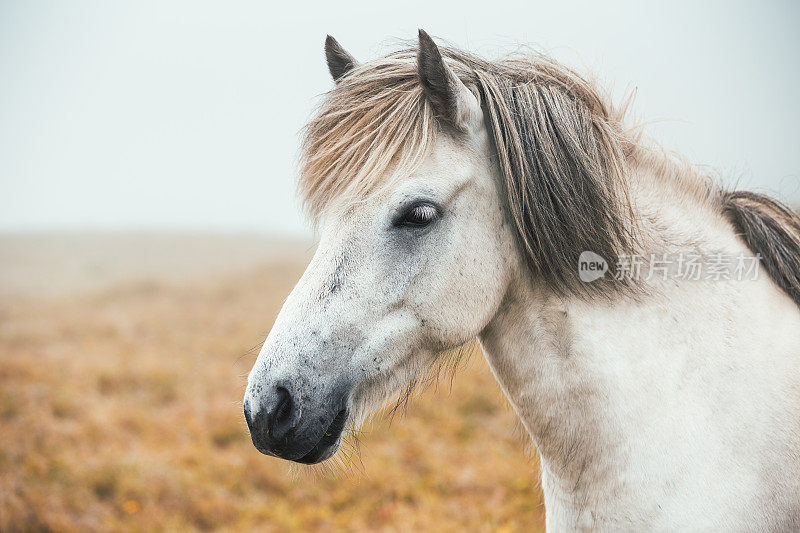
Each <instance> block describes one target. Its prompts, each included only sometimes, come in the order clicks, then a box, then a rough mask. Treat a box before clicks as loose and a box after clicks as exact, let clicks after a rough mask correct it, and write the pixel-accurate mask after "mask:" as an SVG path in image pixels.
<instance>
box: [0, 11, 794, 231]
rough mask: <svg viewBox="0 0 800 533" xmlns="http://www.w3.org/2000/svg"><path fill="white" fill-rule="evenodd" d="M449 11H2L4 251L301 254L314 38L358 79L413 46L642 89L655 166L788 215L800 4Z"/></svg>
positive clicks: (638, 107) (322, 85)
mask: <svg viewBox="0 0 800 533" xmlns="http://www.w3.org/2000/svg"><path fill="white" fill-rule="evenodd" d="M458 5H459V7H458V8H457V9H453V8H452V7H448V6H444V5H431V4H429V3H422V2H410V3H406V4H404V5H403V6H402V7H401V6H394V7H392V6H377V5H373V4H371V3H366V2H363V3H362V4H361V7H360V8H348V10H346V12H345V11H343V10H338V9H337V8H336V6H332V5H324V6H319V7H315V8H313V9H310V8H309V7H308V6H304V5H300V4H297V5H281V6H274V7H271V6H267V5H264V4H255V3H236V4H229V5H227V6H226V7H222V6H217V5H214V4H210V3H199V4H195V3H189V2H185V3H175V4H169V5H163V4H160V5H156V4H152V5H133V4H131V5H111V4H97V3H89V2H71V3H70V4H60V3H40V2H32V3H15V4H12V3H4V4H3V6H2V7H0V79H2V80H3V82H2V83H1V84H0V117H2V119H1V120H0V232H4V233H7V232H19V231H23V232H41V231H54V230H60V231H87V230H88V231H159V230H166V231H174V232H184V231H204V232H231V231H235V232H257V233H266V234H271V235H286V236H307V235H309V234H310V233H311V230H310V226H309V225H308V224H307V223H306V222H305V221H304V219H303V217H302V215H301V212H300V208H299V205H298V202H297V201H296V199H295V193H294V183H295V167H296V156H297V150H298V146H299V144H300V137H299V132H300V130H301V128H302V126H303V124H304V123H305V121H306V120H307V119H308V117H309V116H310V114H311V112H312V110H313V108H314V105H315V104H316V103H318V102H319V98H320V95H322V94H323V93H324V92H325V91H327V90H329V89H330V87H331V86H332V82H331V80H330V78H329V74H328V72H327V69H326V66H325V61H324V53H323V42H324V38H325V35H326V34H328V33H330V34H332V35H334V36H335V37H336V38H337V39H338V40H339V42H341V43H342V45H343V46H344V47H345V48H346V49H348V50H349V51H350V52H351V53H352V54H353V55H354V56H355V57H356V58H357V59H359V60H362V61H365V60H369V59H372V58H376V57H378V56H379V55H382V54H384V53H386V52H387V51H389V50H392V49H396V48H397V47H398V46H400V45H399V44H398V39H401V40H408V39H415V38H416V32H417V28H420V27H421V28H424V29H426V30H427V31H428V32H429V33H431V34H432V35H433V36H434V37H436V38H439V39H441V41H440V42H444V43H449V44H452V45H454V46H458V47H461V48H464V49H466V50H469V51H471V52H475V53H477V54H479V55H482V56H484V57H488V58H497V57H499V56H501V55H503V54H504V53H507V52H513V51H514V50H516V49H517V48H518V47H519V46H532V47H533V48H536V49H540V50H544V51H546V52H548V53H550V54H551V55H553V56H554V57H556V58H557V59H559V60H561V61H564V62H565V63H567V64H568V65H570V66H573V67H576V68H577V69H578V70H579V71H580V72H581V73H582V74H590V75H596V76H597V77H598V78H599V79H600V80H601V85H602V86H603V87H610V88H612V91H613V94H614V95H615V101H617V102H618V101H619V100H620V97H621V96H622V95H623V93H625V92H626V91H627V90H629V89H632V88H634V87H636V88H637V91H636V92H637V97H636V100H635V103H634V106H633V112H634V115H635V116H636V117H639V118H641V119H643V120H644V121H645V122H647V123H652V124H651V125H650V126H649V127H647V128H646V131H647V133H648V134H649V135H650V136H652V137H654V138H655V139H656V140H659V141H660V142H662V144H663V145H664V146H665V147H666V148H668V149H670V150H675V151H678V152H680V153H682V154H683V155H685V156H686V157H688V158H689V159H690V160H691V161H692V162H693V163H695V164H698V165H704V166H708V167H711V168H713V169H715V170H716V173H717V174H719V175H720V176H721V178H722V181H723V183H724V184H726V185H729V186H730V185H733V184H738V186H740V187H742V188H748V189H755V190H758V191H762V192H767V193H769V194H773V195H775V196H777V197H778V198H779V199H781V200H782V201H785V202H787V203H790V204H791V205H793V206H795V207H796V206H799V205H800V150H798V148H800V102H798V100H797V98H796V94H797V93H798V89H799V88H800V62H798V61H797V52H798V50H800V32H798V30H797V28H798V27H800V5H798V4H796V3H792V2H788V1H787V2H770V3H765V4H758V5H748V4H746V3H744V2H737V3H722V2H720V3H714V4H713V5H711V4H706V5H696V4H693V3H689V2H679V3H676V4H671V5H670V6H669V7H665V8H658V7H652V6H643V5H640V4H638V3H635V2H616V3H614V5H613V7H610V6H606V5H603V6H601V5H596V4H589V3H587V4H585V5H578V4H568V5H567V4H559V5H552V4H547V3H529V4H522V3H517V2H500V3H493V4H492V9H491V10H489V11H487V10H485V8H484V7H483V6H484V4H482V3H480V4H479V3H477V2H466V3H459V4H458ZM609 12H614V16H608V14H609ZM599 20H603V21H604V23H603V24H602V25H601V24H598V23H597V21H599ZM709 26H713V28H714V31H713V32H709V31H708V28H709Z"/></svg>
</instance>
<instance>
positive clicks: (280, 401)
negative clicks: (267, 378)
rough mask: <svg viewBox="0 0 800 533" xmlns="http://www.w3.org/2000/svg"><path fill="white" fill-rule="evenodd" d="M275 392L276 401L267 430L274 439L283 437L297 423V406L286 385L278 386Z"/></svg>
mask: <svg viewBox="0 0 800 533" xmlns="http://www.w3.org/2000/svg"><path fill="white" fill-rule="evenodd" d="M275 393H276V401H275V404H274V407H273V409H272V412H271V413H270V414H269V419H268V420H267V431H268V432H269V434H270V436H271V437H272V438H273V439H281V438H283V437H285V436H286V434H287V433H289V431H291V430H292V429H294V426H295V425H296V424H297V416H296V415H297V409H296V407H297V406H296V405H295V402H294V400H293V399H292V395H291V394H290V393H289V391H288V390H287V389H286V388H285V387H277V389H276V390H275Z"/></svg>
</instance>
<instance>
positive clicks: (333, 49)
mask: <svg viewBox="0 0 800 533" xmlns="http://www.w3.org/2000/svg"><path fill="white" fill-rule="evenodd" d="M325 58H326V59H327V60H328V70H329V71H330V72H331V76H333V81H335V82H336V83H339V80H340V79H342V77H343V76H344V75H345V74H347V73H348V72H350V71H351V70H353V68H355V66H356V65H357V64H358V62H357V61H356V60H355V59H353V56H351V55H350V54H348V53H347V51H346V50H345V49H344V48H342V45H341V44H339V41H337V40H336V39H334V38H333V37H331V36H330V35H328V37H327V38H326V39H325Z"/></svg>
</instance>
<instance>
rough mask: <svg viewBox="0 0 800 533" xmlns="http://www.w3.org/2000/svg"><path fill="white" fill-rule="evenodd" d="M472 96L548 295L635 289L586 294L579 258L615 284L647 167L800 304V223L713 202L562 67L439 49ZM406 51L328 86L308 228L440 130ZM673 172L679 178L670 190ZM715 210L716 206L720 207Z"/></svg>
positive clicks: (755, 208) (402, 165)
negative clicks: (596, 259)
mask: <svg viewBox="0 0 800 533" xmlns="http://www.w3.org/2000/svg"><path fill="white" fill-rule="evenodd" d="M439 50H440V52H441V54H442V56H443V58H444V59H445V62H446V63H447V64H448V66H449V67H450V68H451V69H452V70H453V71H454V72H455V74H456V75H457V76H458V77H459V78H460V79H461V81H462V82H464V84H465V85H466V86H467V87H468V88H469V89H470V90H472V91H473V92H474V93H476V95H478V96H479V98H480V101H481V105H482V106H483V108H484V110H485V112H486V115H487V118H488V127H489V133H490V135H491V137H492V139H493V141H494V146H495V148H496V152H497V162H498V167H499V169H500V173H501V175H502V180H503V186H504V188H505V192H506V194H507V198H508V205H509V208H510V215H511V219H512V221H513V224H514V227H515V230H516V236H517V240H518V242H519V244H520V248H521V250H522V251H523V252H524V255H525V257H526V259H527V262H528V264H529V266H530V267H531V268H532V269H533V271H534V272H535V273H536V274H537V275H538V276H540V277H541V278H542V279H543V281H544V282H545V283H546V284H547V285H548V286H549V287H550V288H551V289H553V290H554V291H555V292H556V293H559V294H563V295H568V294H580V295H584V296H596V295H608V294H609V287H611V290H612V291H613V290H618V289H623V290H625V289H629V288H631V286H630V282H631V280H624V281H617V280H614V279H613V276H607V277H605V278H601V279H599V280H597V281H595V282H594V283H583V282H582V281H580V279H579V277H578V272H577V265H578V258H579V256H580V254H581V253H582V252H583V251H591V252H594V253H596V254H598V255H600V256H601V257H603V258H604V259H605V260H606V261H607V263H608V265H609V270H611V272H612V274H613V272H614V267H615V265H617V264H618V258H619V256H620V255H622V254H631V253H635V251H636V248H637V246H638V244H639V243H638V240H637V232H636V221H635V218H634V214H633V207H632V206H631V202H630V200H629V196H628V191H627V184H626V179H625V174H626V171H627V170H629V169H630V168H631V167H632V166H633V165H642V164H644V165H646V166H647V167H648V168H651V170H653V171H655V172H656V174H664V177H665V179H666V178H667V177H668V175H669V177H670V179H669V180H668V181H670V182H674V183H675V185H676V187H678V189H680V190H681V192H682V193H684V194H687V195H689V196H692V197H697V199H698V200H699V201H700V202H702V203H703V204H705V205H712V206H715V207H716V208H717V209H722V211H723V212H724V213H725V214H726V215H727V217H728V218H729V219H730V220H731V221H732V222H733V224H734V226H735V227H736V228H737V231H739V232H740V233H742V234H743V236H744V238H745V241H746V243H747V244H748V246H750V248H751V249H752V250H753V251H755V252H760V253H762V255H763V256H764V259H765V263H766V267H767V270H768V272H769V273H770V275H772V277H773V278H774V279H776V281H778V283H779V285H780V286H781V287H782V288H783V289H784V290H786V291H787V292H789V294H790V295H791V296H792V297H793V298H794V299H795V301H798V303H800V237H798V236H800V229H799V228H800V223H799V222H798V219H797V216H796V215H794V214H792V213H791V211H789V210H788V209H787V208H785V207H783V206H781V205H780V204H779V203H777V202H775V201H774V200H771V199H769V198H766V197H761V196H758V195H750V194H748V193H722V192H721V191H720V190H719V189H718V188H717V187H715V186H713V185H710V184H709V183H708V180H704V179H703V178H702V176H700V175H699V174H698V173H697V172H696V171H695V170H694V169H693V168H692V167H691V166H689V165H683V164H678V163H676V162H675V161H672V160H671V158H670V157H669V156H667V155H666V154H665V153H664V152H663V150H653V149H652V148H653V147H652V146H646V145H645V143H644V142H642V141H641V139H640V135H639V134H638V133H636V131H637V130H636V129H635V128H625V127H624V125H623V124H624V121H625V106H622V107H621V108H615V107H614V106H613V105H612V104H611V102H610V98H608V97H607V96H605V95H604V94H602V93H601V92H600V91H599V90H598V89H597V88H596V87H595V86H594V85H593V84H592V83H590V82H589V81H587V80H586V79H584V78H583V77H581V76H580V75H579V74H577V73H575V72H574V71H572V70H571V69H569V68H567V67H565V66H563V65H561V64H559V63H557V62H555V61H553V60H552V59H550V58H548V57H546V56H544V55H540V54H527V55H524V56H518V57H509V58H505V59H501V60H497V61H486V60H483V59H481V58H478V57H476V56H473V55H471V54H468V53H466V52H463V51H460V50H456V49H453V48H446V47H440V48H439ZM416 57H417V49H416V48H409V49H406V50H402V51H399V52H395V53H393V54H390V55H388V56H386V57H384V58H381V59H378V60H375V61H371V62H368V63H363V64H359V65H357V66H355V67H354V68H353V69H352V70H351V71H350V72H348V73H347V74H346V75H344V76H343V77H341V78H340V79H339V80H337V84H336V86H335V88H334V89H333V90H331V91H330V92H329V93H328V94H327V95H326V97H325V99H324V100H323V101H322V103H321V105H320V107H319V108H318V110H317V112H316V113H315V115H314V116H313V117H312V119H311V121H310V122H309V124H308V125H307V126H306V128H305V137H304V141H303V144H302V147H301V167H300V174H299V184H298V185H299V187H298V188H299V192H300V195H301V199H302V203H303V206H304V208H305V209H306V211H307V212H308V214H310V215H311V217H312V220H314V221H315V222H316V221H318V220H319V219H320V218H322V217H323V216H324V214H325V213H326V212H327V211H328V210H329V209H331V208H332V206H333V205H334V204H335V205H337V206H341V205H347V204H348V202H355V201H358V200H359V199H362V198H364V197H365V196H366V195H367V194H369V193H370V192H372V191H373V190H375V189H377V188H378V187H379V186H381V185H383V184H387V183H391V182H393V181H394V180H396V179H399V178H401V177H403V176H408V175H409V174H411V173H413V171H414V169H415V168H416V167H417V165H418V164H419V163H420V162H421V161H422V160H423V159H424V157H425V155H426V153H427V152H428V150H429V149H430V147H431V145H432V142H433V139H434V137H435V135H436V132H437V131H438V130H439V129H442V128H443V127H445V126H443V125H442V124H441V121H440V120H438V119H437V117H436V116H435V112H434V109H433V106H432V105H431V103H430V102H429V101H428V99H427V98H426V96H425V93H424V90H423V87H422V85H421V83H420V80H419V75H418V69H417V62H416ZM673 174H678V175H679V179H672V178H674V176H673ZM720 195H723V196H722V204H721V207H720V204H716V205H715V204H714V203H713V200H714V199H720V198H721V196H720Z"/></svg>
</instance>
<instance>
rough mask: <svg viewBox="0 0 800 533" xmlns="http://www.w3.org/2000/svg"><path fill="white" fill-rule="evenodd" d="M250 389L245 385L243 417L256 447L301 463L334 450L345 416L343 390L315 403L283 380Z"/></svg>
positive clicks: (316, 461)
mask: <svg viewBox="0 0 800 533" xmlns="http://www.w3.org/2000/svg"><path fill="white" fill-rule="evenodd" d="M254 389H255V390H251V387H248V391H247V394H246V395H245V399H244V418H245V420H246V421H247V427H248V428H249V429H250V438H251V439H252V440H253V445H254V446H255V447H256V449H257V450H258V451H260V452H261V453H263V454H265V455H271V456H273V457H279V458H281V459H287V460H289V461H295V462H298V463H303V464H315V463H319V462H321V461H324V460H325V459H328V458H329V457H330V456H332V455H333V454H334V453H336V450H337V449H338V448H339V443H340V440H341V436H342V432H343V431H344V427H345V424H346V423H347V419H348V416H349V410H348V407H347V396H348V395H347V394H343V393H341V392H338V393H334V394H331V395H328V398H326V400H325V401H323V402H320V403H319V404H316V403H317V402H313V401H310V400H305V401H304V398H303V395H300V394H298V393H297V392H296V391H293V390H292V388H291V387H290V386H288V385H285V384H279V385H276V386H273V387H269V388H267V389H264V388H263V387H260V386H256V387H255V388H254Z"/></svg>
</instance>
